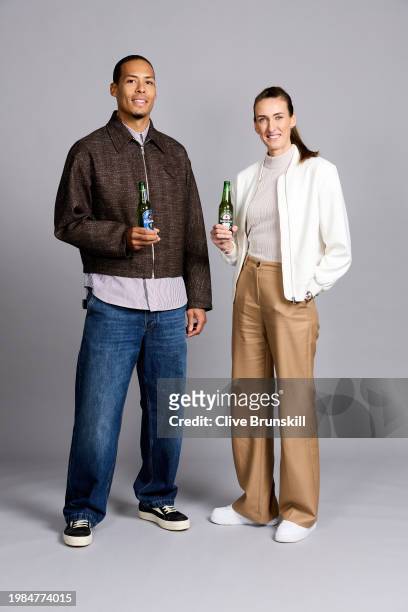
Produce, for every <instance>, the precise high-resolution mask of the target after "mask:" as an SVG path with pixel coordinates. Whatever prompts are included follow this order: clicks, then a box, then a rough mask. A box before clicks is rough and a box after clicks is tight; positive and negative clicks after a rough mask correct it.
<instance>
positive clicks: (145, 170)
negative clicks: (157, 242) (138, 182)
mask: <svg viewBox="0 0 408 612" xmlns="http://www.w3.org/2000/svg"><path fill="white" fill-rule="evenodd" d="M140 149H141V151H142V159H143V166H144V172H145V178H146V189H147V197H148V199H149V202H150V192H149V179H148V178H147V168H146V160H145V152H144V144H141V145H140ZM152 278H154V244H152Z"/></svg>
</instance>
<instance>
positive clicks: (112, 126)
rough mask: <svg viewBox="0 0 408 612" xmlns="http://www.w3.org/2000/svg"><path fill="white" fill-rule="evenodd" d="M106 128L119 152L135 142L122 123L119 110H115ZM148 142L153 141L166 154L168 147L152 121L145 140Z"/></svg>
mask: <svg viewBox="0 0 408 612" xmlns="http://www.w3.org/2000/svg"><path fill="white" fill-rule="evenodd" d="M106 128H107V130H108V132H109V136H110V137H111V138H112V141H113V144H114V146H115V149H116V150H117V151H118V152H119V151H120V150H121V149H122V148H123V147H124V146H125V145H126V144H127V143H128V142H130V141H132V140H134V138H133V136H132V134H131V133H130V131H129V129H128V128H127V127H126V125H124V124H123V123H122V121H121V120H120V119H119V117H118V112H117V110H114V111H113V113H112V115H111V118H110V119H109V121H108V123H107V124H106ZM145 140H146V142H147V141H148V140H152V141H153V142H154V143H155V144H156V145H157V146H158V147H159V149H160V150H161V151H163V153H166V145H165V143H164V138H163V135H162V134H161V132H159V131H158V130H156V128H155V127H154V125H153V121H152V120H151V119H150V123H149V129H148V132H147V136H146V138H145Z"/></svg>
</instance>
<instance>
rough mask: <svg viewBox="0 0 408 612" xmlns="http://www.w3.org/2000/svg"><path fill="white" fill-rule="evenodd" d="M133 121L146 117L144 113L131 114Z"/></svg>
mask: <svg viewBox="0 0 408 612" xmlns="http://www.w3.org/2000/svg"><path fill="white" fill-rule="evenodd" d="M132 117H133V119H143V118H144V117H146V113H132Z"/></svg>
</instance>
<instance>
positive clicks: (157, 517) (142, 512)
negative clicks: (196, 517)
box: [139, 504, 190, 531]
mask: <svg viewBox="0 0 408 612" xmlns="http://www.w3.org/2000/svg"><path fill="white" fill-rule="evenodd" d="M139 518H141V519H144V520H145V521H153V523H157V524H158V525H159V526H160V527H163V529H169V530H170V531H182V530H183V529H188V528H189V527H190V519H189V518H188V517H187V516H186V515H185V514H182V513H181V512H179V511H178V510H176V508H175V507H174V506H160V507H157V508H151V507H150V506H146V505H145V504H139Z"/></svg>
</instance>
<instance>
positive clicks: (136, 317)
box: [63, 290, 187, 526]
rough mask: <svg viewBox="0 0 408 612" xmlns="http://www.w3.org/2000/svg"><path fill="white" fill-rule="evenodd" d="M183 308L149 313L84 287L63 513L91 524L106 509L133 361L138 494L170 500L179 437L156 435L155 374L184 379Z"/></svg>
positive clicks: (158, 502) (157, 501) (146, 499)
mask: <svg viewBox="0 0 408 612" xmlns="http://www.w3.org/2000/svg"><path fill="white" fill-rule="evenodd" d="M185 312H186V306H182V307H181V308H176V309H174V310H166V311H160V312H150V311H148V310H136V309H133V308H124V307H122V306H115V305H113V304H108V303H106V302H103V301H102V300H100V299H98V298H97V297H96V296H95V295H94V294H93V293H92V292H91V291H90V290H89V292H88V304H87V313H86V318H85V324H84V331H83V337H82V342H81V347H80V351H79V355H78V361H77V370H76V382H75V420H74V428H73V433H72V442H71V450H70V455H69V464H68V475H67V487H66V495H65V506H64V509H63V514H64V517H65V520H66V522H67V523H69V521H71V520H75V519H79V518H86V519H89V520H90V522H91V525H92V526H94V525H96V524H97V523H99V522H100V521H102V520H103V518H104V517H105V514H106V506H107V501H108V496H109V492H110V488H111V484H112V478H113V472H114V468H115V463H116V456H117V448H118V439H119V433H120V428H121V423H122V413H123V407H124V404H125V400H126V395H127V391H128V387H129V382H130V379H131V376H132V372H133V369H134V367H135V365H136V366H137V374H138V379H139V385H140V395H141V402H140V403H141V408H142V422H141V436H140V447H141V455H142V467H141V469H140V471H139V474H138V476H137V478H136V480H135V481H134V484H133V489H134V492H135V496H136V497H137V499H138V500H139V501H141V502H143V503H144V504H147V505H149V506H162V505H172V504H173V503H174V498H175V496H176V493H177V487H176V485H175V482H174V481H175V477H176V472H177V467H178V463H179V457H180V450H181V438H158V437H157V433H156V424H157V380H158V379H159V378H180V379H185V375H186V352H187V351H186V349H187V346H186V321H185Z"/></svg>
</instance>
